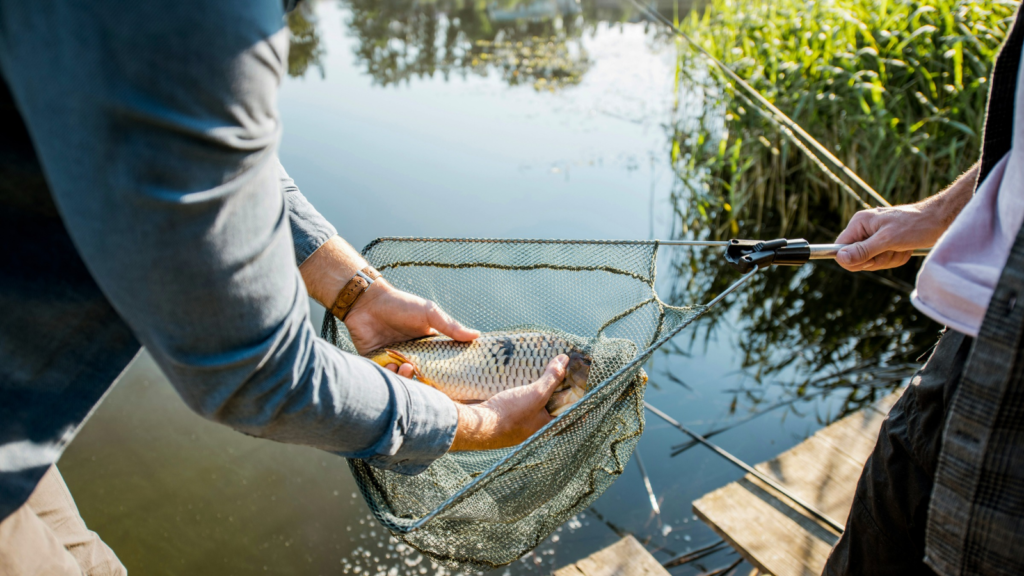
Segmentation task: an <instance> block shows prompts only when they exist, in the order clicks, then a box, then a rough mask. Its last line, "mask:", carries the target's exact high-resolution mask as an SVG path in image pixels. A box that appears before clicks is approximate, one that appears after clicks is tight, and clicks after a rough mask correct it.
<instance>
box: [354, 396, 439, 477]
mask: <svg viewBox="0 0 1024 576" xmlns="http://www.w3.org/2000/svg"><path fill="white" fill-rule="evenodd" d="M390 380H391V384H392V388H393V392H394V398H395V410H396V415H395V417H394V418H392V421H391V425H392V430H390V431H389V432H390V433H387V434H385V435H384V436H383V438H382V441H381V442H380V443H378V445H377V446H374V448H373V452H374V454H372V455H367V456H366V457H364V458H363V460H365V461H366V462H367V463H368V464H370V465H371V466H374V467H376V468H384V469H386V470H391V471H393V472H398V473H400V474H406V475H410V476H411V475H415V474H419V473H420V472H423V471H424V470H426V469H427V467H429V466H430V465H431V464H432V463H433V462H434V460H437V459H438V458H440V457H441V456H443V455H444V454H445V453H446V452H448V449H449V448H451V445H452V442H453V441H454V440H455V429H456V428H457V427H458V424H459V413H458V410H456V408H455V404H454V403H453V402H452V401H451V400H450V399H449V398H448V397H447V396H445V395H444V394H442V393H440V392H438V391H437V390H435V389H433V388H431V387H430V386H427V385H425V384H420V383H418V382H415V381H412V380H406V379H404V378H400V377H397V376H393V377H392V378H390Z"/></svg>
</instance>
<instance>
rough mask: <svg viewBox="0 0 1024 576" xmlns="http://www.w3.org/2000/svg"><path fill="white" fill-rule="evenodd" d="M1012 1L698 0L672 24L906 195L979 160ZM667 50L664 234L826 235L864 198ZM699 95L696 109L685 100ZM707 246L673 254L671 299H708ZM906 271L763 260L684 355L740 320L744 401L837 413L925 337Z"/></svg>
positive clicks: (703, 69) (864, 396)
mask: <svg viewBox="0 0 1024 576" xmlns="http://www.w3.org/2000/svg"><path fill="white" fill-rule="evenodd" d="M1016 7H1017V3H1016V2H1012V1H1008V0H994V1H987V2H977V1H951V0H934V1H932V2H927V3H926V2H920V1H894V0H825V1H822V2H814V3H806V2H800V1H798V0H782V1H781V2H770V3H769V2H760V1H754V0H710V2H709V3H708V4H706V5H705V7H704V8H703V9H702V10H694V11H693V12H691V13H690V15H689V16H688V17H686V18H683V19H682V21H681V22H680V21H679V18H678V17H677V22H679V25H680V26H681V28H682V29H683V30H684V31H686V32H687V33H688V34H690V35H691V36H692V37H693V38H694V40H695V41H696V42H699V43H700V44H701V45H702V46H703V47H704V48H705V49H707V50H708V51H709V52H711V53H712V54H713V55H714V56H715V57H716V58H718V59H719V60H721V61H723V62H724V63H725V64H726V65H727V66H729V67H731V68H732V69H733V70H734V71H735V72H736V73H737V74H738V75H739V76H740V77H742V78H744V79H745V80H747V81H748V82H749V83H750V84H751V85H752V86H754V88H755V89H757V90H758V91H759V92H760V93H761V94H762V95H764V96H765V97H766V98H767V99H768V100H769V101H771V102H772V103H773V104H774V105H775V106H777V107H778V108H780V109H781V110H782V111H783V112H785V113H787V114H789V115H790V117H791V118H792V119H793V120H794V121H796V122H797V124H799V125H800V126H801V127H803V128H804V129H805V130H806V131H808V132H809V133H810V134H812V135H813V136H814V137H815V138H817V139H818V140H819V141H820V142H821V143H822V144H823V145H824V146H825V147H826V148H827V149H829V150H830V151H832V152H833V153H834V154H835V155H836V156H837V157H839V159H840V160H842V161H843V162H844V163H846V164H847V166H849V167H850V168H851V169H852V170H854V172H856V173H857V174H858V175H859V176H860V177H861V178H863V179H864V180H866V181H867V182H868V184H870V185H871V186H873V187H874V188H875V189H876V190H877V191H878V192H880V193H881V194H882V196H884V197H885V198H886V199H888V200H889V201H890V202H891V203H892V204H901V203H908V202H914V201H917V200H919V199H922V198H925V197H927V196H930V195H932V194H934V193H936V192H938V191H939V190H940V189H942V188H943V187H945V186H946V185H947V184H949V183H950V182H952V181H953V180H954V179H955V178H956V177H957V176H959V175H960V174H962V173H963V172H964V171H966V170H967V169H968V168H969V167H970V166H971V165H972V164H973V163H974V162H975V161H976V159H977V158H978V156H979V152H980V146H981V131H982V126H983V122H984V114H985V106H986V103H987V98H988V76H989V75H990V73H991V69H992V66H993V64H994V60H995V56H996V53H997V51H998V49H999V46H1000V44H1001V43H1002V40H1003V38H1004V36H1005V34H1006V33H1007V28H1008V26H1009V25H1010V23H1011V22H1012V19H1013V14H1014V11H1015V10H1016ZM677 53H678V61H677V102H680V103H682V104H680V105H678V106H677V108H676V111H675V118H673V119H672V121H671V122H670V123H669V124H668V125H667V131H668V135H669V138H668V141H669V147H670V148H669V150H667V152H668V153H669V154H670V158H671V163H672V166H673V168H674V171H675V173H676V176H677V178H676V179H675V188H674V190H673V192H672V200H673V206H674V209H675V212H676V214H675V217H674V219H673V222H674V226H675V228H674V230H673V232H672V237H689V238H703V239H710V240H725V239H729V238H737V237H740V238H760V239H770V238H778V237H790V238H796V237H804V238H807V239H808V240H810V241H812V242H832V241H834V239H835V237H836V236H837V235H838V233H839V232H840V231H841V230H842V228H843V227H844V226H845V224H846V222H847V221H848V220H849V218H850V217H851V216H852V215H853V214H854V213H855V212H856V211H857V210H859V209H860V208H861V206H860V204H859V202H857V201H856V200H855V199H853V198H851V197H850V196H849V195H848V194H847V193H846V192H844V191H843V190H841V189H840V187H839V186H838V185H837V184H835V183H834V182H833V181H832V180H830V179H829V178H828V177H827V176H826V175H825V173H824V172H822V171H821V170H820V169H819V168H818V167H817V166H815V165H814V163H813V162H812V161H811V160H810V159H808V158H807V156H806V155H805V154H804V152H802V151H801V150H799V149H798V148H796V147H795V146H794V145H792V144H791V143H790V142H789V141H788V140H787V139H786V137H785V136H784V135H783V134H782V133H781V132H780V130H779V129H778V128H777V127H776V126H775V125H773V124H772V123H771V122H770V121H768V120H766V119H765V118H764V116H762V115H761V114H759V113H758V112H757V109H756V108H755V107H754V106H752V105H751V102H750V101H749V100H746V99H744V98H743V96H742V95H737V93H736V90H734V87H733V86H731V85H730V84H729V82H728V81H727V80H726V79H725V77H724V74H723V73H721V71H720V70H718V69H717V68H715V67H714V65H713V64H712V63H710V62H709V61H707V59H706V58H704V57H703V56H701V55H700V54H698V53H697V51H696V50H694V49H693V48H692V47H690V46H688V45H687V44H686V42H685V41H683V40H681V39H680V40H677ZM694 101H696V102H703V103H704V105H703V106H700V107H697V108H696V109H694V108H693V107H692V106H690V105H688V104H686V103H690V102H694ZM865 200H868V201H871V199H870V198H865ZM871 203H872V204H875V203H874V202H873V201H871ZM711 252H712V251H709V250H700V249H697V250H680V251H678V252H676V253H673V255H672V261H671V262H672V268H673V269H674V275H675V276H676V277H677V278H678V281H677V282H676V283H675V284H674V285H673V293H672V295H671V298H670V300H671V301H672V302H673V303H676V304H686V303H693V302H706V301H708V300H709V299H710V298H712V297H714V296H715V295H717V294H718V293H720V292H721V291H722V290H723V289H724V288H725V287H726V286H728V285H729V284H730V283H731V282H732V281H734V280H735V279H736V277H737V273H736V272H735V271H734V270H732V269H731V268H730V267H728V266H727V265H725V264H724V263H723V262H722V259H721V258H720V256H719V255H718V254H713V253H711ZM918 265H919V262H914V263H912V264H911V265H907V266H904V267H902V268H898V269H894V270H890V271H884V272H879V273H863V272H862V273H858V274H848V273H846V272H845V271H843V270H842V269H841V268H839V266H838V265H836V264H835V263H815V264H812V265H808V266H804V267H802V268H799V269H792V268H782V267H776V268H773V269H772V270H770V271H768V272H766V273H764V274H759V275H758V276H757V277H755V278H754V279H753V280H752V281H751V283H750V285H749V286H748V287H747V288H745V289H744V290H743V291H742V292H743V293H742V294H738V295H736V296H733V297H732V302H731V303H730V305H728V306H725V307H721V308H719V309H718V310H715V311H712V312H711V313H710V314H709V315H708V317H706V318H705V320H704V321H703V323H702V325H701V326H700V329H699V330H694V331H692V332H691V338H692V340H691V347H692V346H693V345H694V344H696V343H699V341H700V340H701V339H702V338H703V339H708V338H713V337H714V335H715V333H716V328H717V326H718V325H719V324H720V323H722V322H739V323H740V324H741V325H742V326H743V333H744V337H743V338H742V339H741V340H740V341H739V342H738V343H737V345H738V346H739V347H740V348H741V349H742V351H743V354H744V361H743V366H744V369H745V372H746V373H748V374H749V376H750V377H751V384H750V385H748V386H744V387H743V388H742V389H738V390H736V391H735V395H736V398H741V397H742V398H744V403H745V404H750V405H754V406H756V405H758V404H759V403H762V401H763V398H764V397H765V392H766V389H765V388H764V386H763V385H764V384H768V383H769V382H772V383H776V384H780V385H783V386H784V387H785V388H786V389H787V390H789V392H790V393H791V394H793V395H794V396H796V397H800V396H811V395H814V394H816V393H817V392H818V391H820V390H821V387H822V386H825V387H827V388H829V389H836V388H842V389H844V390H846V391H847V392H846V394H847V396H846V402H845V405H844V408H843V409H842V410H841V411H840V412H839V413H838V414H836V415H833V416H834V417H836V418H838V417H841V416H842V415H844V414H846V413H849V412H851V411H853V410H856V409H858V408H859V407H861V406H862V405H864V404H865V403H867V402H871V401H874V400H876V399H877V398H880V397H881V396H882V395H884V394H886V393H888V391H891V390H892V389H894V388H896V387H897V386H899V385H900V384H901V383H902V382H903V381H904V380H905V379H906V378H907V377H908V376H910V375H911V374H912V373H913V372H914V370H916V367H917V365H918V364H919V363H920V361H921V360H923V358H922V354H924V353H926V352H927V351H928V350H929V349H930V347H931V346H932V345H933V344H934V343H935V340H936V339H937V332H938V329H939V326H938V325H937V324H935V323H934V322H932V321H931V320H929V319H928V318H927V317H924V316H923V315H921V314H919V313H918V312H917V311H916V309H914V308H913V306H912V305H911V304H910V299H909V293H910V291H911V290H912V288H913V284H914V281H915V279H916V278H915V277H916V273H917V270H916V268H917V266H918ZM680 352H682V353H688V351H687V350H685V349H683V350H680ZM783 381H784V382H783ZM827 419H828V418H826V420H827Z"/></svg>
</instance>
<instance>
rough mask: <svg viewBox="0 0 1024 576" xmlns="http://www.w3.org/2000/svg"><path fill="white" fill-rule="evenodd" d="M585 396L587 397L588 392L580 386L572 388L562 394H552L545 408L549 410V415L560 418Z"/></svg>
mask: <svg viewBox="0 0 1024 576" xmlns="http://www.w3.org/2000/svg"><path fill="white" fill-rule="evenodd" d="M584 396H586V390H583V389H582V388H580V387H579V386H571V387H569V388H567V389H565V390H562V391H561V392H555V393H554V394H552V395H551V399H550V400H548V403H547V405H546V406H545V408H547V410H548V414H551V415H552V416H559V415H561V414H562V413H563V412H565V411H566V410H568V409H569V408H571V407H572V406H573V405H574V404H576V403H577V402H579V401H580V399H581V398H583V397H584Z"/></svg>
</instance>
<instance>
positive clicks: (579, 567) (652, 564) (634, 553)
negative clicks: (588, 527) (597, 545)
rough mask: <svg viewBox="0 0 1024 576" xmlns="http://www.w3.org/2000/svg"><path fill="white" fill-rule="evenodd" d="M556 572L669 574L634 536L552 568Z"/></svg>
mask: <svg viewBox="0 0 1024 576" xmlns="http://www.w3.org/2000/svg"><path fill="white" fill-rule="evenodd" d="M555 576H669V573H668V570H665V569H664V568H662V566H661V563H660V562H658V561H657V560H655V559H654V556H651V554H650V553H649V552H648V551H647V549H646V548H644V547H643V546H642V545H641V544H640V543H639V542H637V541H636V538H633V537H632V536H626V537H625V538H623V539H622V540H619V541H618V542H616V543H615V544H612V545H611V546H609V547H607V548H604V549H602V550H598V551H597V552H594V553H593V554H591V555H590V556H587V557H586V558H584V559H582V560H580V561H578V562H576V563H575V564H569V565H568V566H566V567H564V568H559V569H558V570H556V571H555Z"/></svg>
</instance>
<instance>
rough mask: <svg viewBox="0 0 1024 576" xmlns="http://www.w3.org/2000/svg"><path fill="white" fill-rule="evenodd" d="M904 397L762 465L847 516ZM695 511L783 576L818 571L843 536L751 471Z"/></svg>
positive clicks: (797, 492) (824, 508) (804, 495)
mask: <svg viewBox="0 0 1024 576" xmlns="http://www.w3.org/2000/svg"><path fill="white" fill-rule="evenodd" d="M898 398H899V393H896V394H893V395H891V396H889V397H886V398H884V399H882V400H880V401H879V402H877V403H875V405H873V406H872V407H870V408H867V409H864V410H861V411H859V412H857V413H855V414H852V415H850V416H848V417H846V418H843V419H842V420H840V421H838V422H835V423H833V424H831V425H830V426H827V427H825V428H823V429H822V430H819V431H818V432H817V433H816V434H814V435H813V436H811V437H810V438H808V439H807V440H805V441H804V442H801V443H800V444H798V445H796V446H794V447H793V448H791V449H789V450H787V451H786V452H783V453H782V454H780V455H779V456H778V457H776V458H773V459H772V460H769V461H767V462H762V463H761V464H758V465H757V466H755V468H757V469H758V471H760V472H762V473H764V474H766V475H768V476H770V477H772V478H774V479H775V480H777V481H778V482H779V483H780V484H782V485H783V486H785V487H786V489H787V490H789V491H791V492H792V493H793V495H794V496H797V497H799V498H801V499H803V500H805V501H806V502H808V503H810V504H811V505H812V506H814V507H815V508H817V509H818V510H820V511H821V512H823V513H825V514H827V515H828V516H830V517H831V518H833V519H834V520H836V521H838V522H840V523H843V522H845V521H846V517H847V515H848V514H849V510H850V505H851V504H852V503H853V494H854V491H855V489H856V486H857V480H858V479H859V478H860V473H861V470H862V468H863V467H864V462H865V461H866V460H867V458H868V456H870V454H871V451H872V450H873V449H874V446H875V441H876V439H877V437H878V431H879V429H880V428H881V425H882V421H883V420H884V419H885V415H884V413H883V411H882V410H883V409H884V410H886V411H887V410H888V409H889V408H891V407H892V405H893V404H894V403H895V402H896V400H897V399H898ZM693 511H694V513H695V514H697V516H698V517H699V518H700V519H701V520H703V521H704V522H705V523H707V524H708V525H709V526H711V528H712V529H713V530H714V531H715V532H716V533H718V534H719V535H720V536H721V537H722V538H724V539H725V540H726V541H727V542H729V544H730V545H732V547H733V548H735V549H736V551H738V552H739V553H740V554H741V555H742V556H743V557H744V558H745V559H746V560H747V561H748V562H750V563H751V564H752V565H753V566H754V567H756V568H757V569H758V570H760V571H761V572H763V573H767V574H774V575H775V576H818V575H819V574H821V570H822V568H823V567H824V565H825V560H826V559H827V558H828V554H829V552H830V550H831V549H832V546H833V544H835V542H836V540H838V537H839V536H838V534H836V533H835V532H834V531H833V530H832V529H831V528H829V527H828V526H827V525H825V524H824V523H821V522H819V521H817V520H815V519H814V518H812V517H811V516H810V515H809V514H807V513H806V512H804V511H803V510H802V509H800V508H797V507H794V505H793V504H792V503H791V502H790V501H789V500H788V499H787V498H785V497H784V496H781V495H779V494H777V493H776V492H775V491H774V490H772V489H771V488H769V487H768V486H766V485H764V484H762V483H761V482H760V481H759V480H757V479H756V478H754V477H753V476H750V475H749V474H748V475H747V476H745V477H743V479H741V480H739V481H737V482H733V483H731V484H728V485H726V486H724V487H722V488H719V489H718V490H715V491H713V492H711V493H709V494H706V495H704V496H703V497H702V498H700V499H699V500H697V501H695V502H694V503H693Z"/></svg>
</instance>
